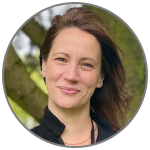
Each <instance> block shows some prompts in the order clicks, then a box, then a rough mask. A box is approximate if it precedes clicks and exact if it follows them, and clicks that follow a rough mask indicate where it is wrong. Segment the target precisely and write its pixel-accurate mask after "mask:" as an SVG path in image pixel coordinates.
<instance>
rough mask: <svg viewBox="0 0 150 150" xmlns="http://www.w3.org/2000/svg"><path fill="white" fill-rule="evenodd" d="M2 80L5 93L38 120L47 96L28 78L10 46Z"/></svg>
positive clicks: (41, 114)
mask: <svg viewBox="0 0 150 150" xmlns="http://www.w3.org/2000/svg"><path fill="white" fill-rule="evenodd" d="M4 80H5V88H6V92H7V95H8V96H9V97H10V98H11V99H13V101H15V102H16V103H17V104H18V105H20V106H21V107H22V108H23V109H24V110H25V111H27V112H28V113H29V114H30V115H32V116H33V117H34V118H35V119H36V120H37V121H39V122H40V121H41V118H42V116H43V110H44V108H45V106H46V105H47V100H48V97H47V95H46V94H44V93H43V91H41V89H39V88H38V87H37V85H36V84H35V83H34V82H33V81H32V80H31V79H30V77H29V75H28V73H27V71H26V66H25V65H23V63H22V61H21V59H20V58H19V57H18V55H17V54H16V53H15V51H14V49H13V47H12V46H10V49H9V51H8V53H7V57H6V61H5V70H4ZM18 87H19V88H18Z"/></svg>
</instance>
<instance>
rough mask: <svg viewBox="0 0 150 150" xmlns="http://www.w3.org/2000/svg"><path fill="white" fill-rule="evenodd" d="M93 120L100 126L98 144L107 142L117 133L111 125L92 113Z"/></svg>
mask: <svg viewBox="0 0 150 150" xmlns="http://www.w3.org/2000/svg"><path fill="white" fill-rule="evenodd" d="M91 118H92V120H94V121H95V122H96V124H97V126H98V137H97V141H96V142H99V141H102V140H105V139H107V138H109V137H111V136H112V135H114V134H115V133H116V132H115V131H114V130H113V129H112V127H111V126H110V125H109V123H108V122H107V121H106V120H105V119H104V118H102V117H101V116H99V115H98V114H96V113H92V114H91Z"/></svg>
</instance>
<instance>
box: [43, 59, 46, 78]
mask: <svg viewBox="0 0 150 150" xmlns="http://www.w3.org/2000/svg"><path fill="white" fill-rule="evenodd" d="M42 76H43V77H44V78H45V77H46V62H45V60H44V59H42Z"/></svg>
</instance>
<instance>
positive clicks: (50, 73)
mask: <svg viewBox="0 0 150 150" xmlns="http://www.w3.org/2000/svg"><path fill="white" fill-rule="evenodd" d="M46 71H47V72H46V74H47V78H48V79H50V80H55V79H57V78H58V77H59V76H60V75H61V70H60V69H59V68H57V67H56V66H55V65H53V64H49V65H48V66H47V70H46Z"/></svg>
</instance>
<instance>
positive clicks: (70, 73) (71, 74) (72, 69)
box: [64, 63, 79, 82]
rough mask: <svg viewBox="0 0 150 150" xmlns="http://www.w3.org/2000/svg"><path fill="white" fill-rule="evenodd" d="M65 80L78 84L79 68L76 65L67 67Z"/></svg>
mask: <svg viewBox="0 0 150 150" xmlns="http://www.w3.org/2000/svg"><path fill="white" fill-rule="evenodd" d="M64 78H65V80H67V81H69V82H77V81H78V80H79V71H78V66H77V65H76V64H75V63H74V64H68V65H67V66H66V69H65V73H64Z"/></svg>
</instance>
